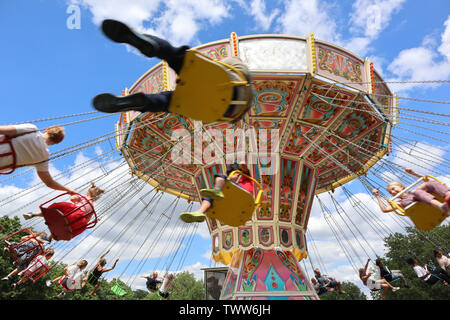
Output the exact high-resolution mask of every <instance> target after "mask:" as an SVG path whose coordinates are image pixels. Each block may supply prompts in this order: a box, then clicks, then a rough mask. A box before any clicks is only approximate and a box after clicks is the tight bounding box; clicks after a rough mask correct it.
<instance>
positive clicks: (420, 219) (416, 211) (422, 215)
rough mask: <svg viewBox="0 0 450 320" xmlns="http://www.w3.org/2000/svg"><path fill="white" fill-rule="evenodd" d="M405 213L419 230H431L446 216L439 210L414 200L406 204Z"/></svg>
mask: <svg viewBox="0 0 450 320" xmlns="http://www.w3.org/2000/svg"><path fill="white" fill-rule="evenodd" d="M436 198H437V199H438V198H439V197H436ZM405 214H406V215H407V216H408V217H409V218H410V219H411V220H412V222H413V223H414V225H415V226H416V228H417V229H419V230H433V229H434V228H435V227H437V226H438V225H440V224H441V223H442V221H444V220H445V218H446V217H445V216H444V213H443V212H442V211H441V210H439V209H437V208H434V207H432V206H431V205H429V204H426V203H423V202H415V203H413V204H412V205H410V206H408V207H407V208H406V209H405Z"/></svg>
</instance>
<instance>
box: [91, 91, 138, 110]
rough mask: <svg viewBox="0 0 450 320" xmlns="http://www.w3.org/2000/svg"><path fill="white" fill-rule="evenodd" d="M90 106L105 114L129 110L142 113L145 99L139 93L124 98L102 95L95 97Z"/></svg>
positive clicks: (108, 94) (107, 94)
mask: <svg viewBox="0 0 450 320" xmlns="http://www.w3.org/2000/svg"><path fill="white" fill-rule="evenodd" d="M92 104H93V105H94V108H95V109H96V110H98V111H101V112H107V113H114V112H124V111H130V110H135V111H143V107H144V106H145V104H146V97H145V94H143V93H141V92H139V93H135V94H130V95H128V96H124V97H116V96H115V95H112V94H110V93H102V94H99V95H97V96H95V98H94V100H93V101H92Z"/></svg>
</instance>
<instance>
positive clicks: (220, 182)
mask: <svg viewBox="0 0 450 320" xmlns="http://www.w3.org/2000/svg"><path fill="white" fill-rule="evenodd" d="M226 181H227V177H226V176H225V175H221V174H218V175H216V180H215V181H214V189H217V190H222V189H223V187H224V186H225V182H226Z"/></svg>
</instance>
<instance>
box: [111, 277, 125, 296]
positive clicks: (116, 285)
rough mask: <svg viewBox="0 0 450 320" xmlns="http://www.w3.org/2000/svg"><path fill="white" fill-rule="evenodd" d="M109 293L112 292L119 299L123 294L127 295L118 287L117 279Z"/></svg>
mask: <svg viewBox="0 0 450 320" xmlns="http://www.w3.org/2000/svg"><path fill="white" fill-rule="evenodd" d="M111 291H112V292H114V293H115V294H116V295H118V296H119V297H122V296H124V295H125V294H127V291H126V290H125V289H123V288H122V287H121V286H120V284H119V281H118V280H117V279H115V282H114V285H113V286H112V287H111Z"/></svg>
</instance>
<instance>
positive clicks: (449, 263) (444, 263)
mask: <svg viewBox="0 0 450 320" xmlns="http://www.w3.org/2000/svg"><path fill="white" fill-rule="evenodd" d="M433 253H434V257H435V258H436V261H437V263H438V264H439V267H441V269H442V270H446V269H450V258H449V257H447V256H445V255H444V254H443V253H442V250H439V249H436V250H434V251H433Z"/></svg>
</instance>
